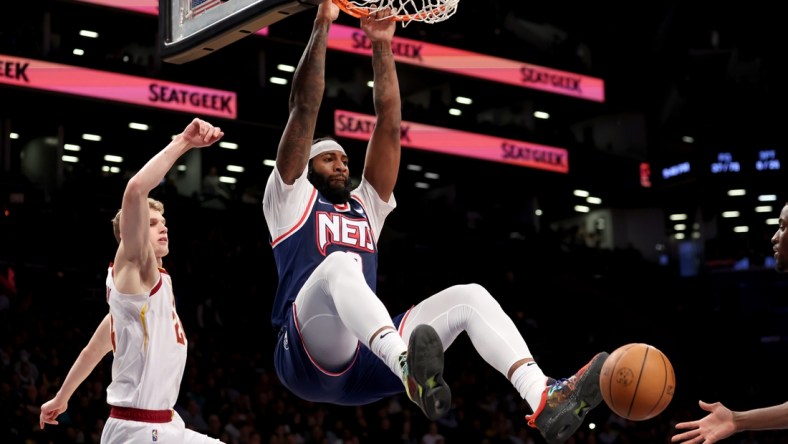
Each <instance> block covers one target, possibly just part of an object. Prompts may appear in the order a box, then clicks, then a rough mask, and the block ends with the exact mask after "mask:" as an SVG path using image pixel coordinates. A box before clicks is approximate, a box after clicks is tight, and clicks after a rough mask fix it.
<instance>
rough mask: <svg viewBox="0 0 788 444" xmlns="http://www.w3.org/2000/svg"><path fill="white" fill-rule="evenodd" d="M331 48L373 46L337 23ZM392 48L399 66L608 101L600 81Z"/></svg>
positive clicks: (416, 44) (441, 51)
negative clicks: (409, 66) (433, 70)
mask: <svg viewBox="0 0 788 444" xmlns="http://www.w3.org/2000/svg"><path fill="white" fill-rule="evenodd" d="M328 47H329V48H331V49H335V50H339V51H345V52H352V53H355V54H363V55H367V56H369V55H371V54H372V44H371V42H370V41H369V39H368V38H367V36H366V34H364V31H362V30H361V29H358V28H354V27H350V26H344V25H339V24H336V23H334V24H333V25H331V30H330V31H329V34H328ZM391 47H392V50H393V52H394V59H395V60H397V61H398V62H403V63H409V64H412V65H418V66H423V67H425V68H430V69H435V70H440V71H446V72H451V73H455V74H462V75H466V76H470V77H476V78H479V79H484V80H492V81H494V82H500V83H508V84H511V85H515V86H521V87H523V88H532V89H538V90H541V91H545V92H548V93H554V94H563V95H567V96H572V97H576V98H578V99H585V100H591V101H595V102H604V101H605V82H604V81H603V80H602V79H599V78H595V77H589V76H584V75H580V74H575V73H571V72H567V71H559V70H557V69H552V68H545V67H543V66H538V65H532V64H529V63H523V62H517V61H513V60H506V59H502V58H499V57H492V56H488V55H484V54H478V53H474V52H470V51H464V50H461V49H455V48H450V47H447V46H440V45H434V44H431V43H424V42H421V41H418V40H411V39H406V38H400V37H394V40H393V41H392V44H391Z"/></svg>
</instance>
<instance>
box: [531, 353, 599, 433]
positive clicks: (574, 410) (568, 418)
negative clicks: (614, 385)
mask: <svg viewBox="0 0 788 444" xmlns="http://www.w3.org/2000/svg"><path fill="white" fill-rule="evenodd" d="M608 356H609V354H608V353H607V352H601V353H598V354H597V355H596V356H594V357H593V358H592V359H591V361H590V362H589V363H588V364H587V365H588V368H587V369H586V371H585V372H584V373H583V375H582V376H581V377H580V378H578V380H577V382H576V383H575V384H576V385H575V390H574V393H572V395H570V397H569V401H568V402H567V403H566V405H565V406H564V408H563V409H562V410H563V411H562V413H561V414H559V415H557V416H558V418H557V419H556V421H555V423H553V424H552V425H550V426H549V427H548V430H545V431H544V432H545V433H544V436H545V439H546V440H547V442H548V443H550V444H563V443H564V442H566V440H568V439H569V438H570V437H571V436H572V435H573V434H574V433H575V432H576V431H577V429H579V428H580V426H581V425H582V424H583V420H584V419H585V417H586V415H587V414H588V412H589V411H591V409H593V408H594V407H596V406H598V405H599V404H601V403H602V392H601V391H600V390H599V374H600V373H601V371H602V366H603V365H604V364H605V360H607V357H608Z"/></svg>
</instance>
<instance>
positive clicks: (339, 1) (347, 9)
mask: <svg viewBox="0 0 788 444" xmlns="http://www.w3.org/2000/svg"><path fill="white" fill-rule="evenodd" d="M332 1H333V2H334V4H335V5H337V6H338V7H339V9H341V10H342V11H343V12H344V13H345V14H348V15H350V16H352V17H355V18H364V17H368V16H369V15H370V14H371V13H372V12H374V11H376V10H375V9H371V8H365V7H360V6H356V5H355V4H353V2H352V0H332ZM445 9H446V7H445V6H438V7H436V8H434V9H433V10H432V11H421V12H419V13H416V14H402V15H394V16H391V17H387V18H386V19H385V20H390V21H394V22H410V21H424V19H425V18H428V17H433V18H434V17H435V16H436V15H437V13H440V12H443V11H444V10H445Z"/></svg>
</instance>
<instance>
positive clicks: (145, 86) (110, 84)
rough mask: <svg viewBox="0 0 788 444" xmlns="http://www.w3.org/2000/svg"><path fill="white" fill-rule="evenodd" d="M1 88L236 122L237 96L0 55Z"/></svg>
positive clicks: (215, 90) (231, 93)
mask: <svg viewBox="0 0 788 444" xmlns="http://www.w3.org/2000/svg"><path fill="white" fill-rule="evenodd" d="M0 84H6V85H12V86H18V87H23V88H34V89H41V90H45V91H54V92H59V93H65V94H73V95H77V96H83V97H92V98H96V99H105V100H112V101H116V102H125V103H131V104H134V105H143V106H150V107H154V108H163V109H168V110H173V111H181V112H185V113H189V114H200V115H208V116H218V117H224V118H227V119H235V118H236V117H237V114H238V105H237V98H236V94H235V93H234V92H232V91H222V90H218V89H212V88H204V87H201V86H194V85H187V84H183V83H174V82H165V81H162V80H157V79H148V78H145V77H135V76H130V75H126V74H116V73H111V72H105V71H98V70H95V69H88V68H81V67H77V66H70V65H61V64H57V63H49V62H42V61H40V60H33V59H25V58H19V57H12V56H7V55H3V54H0Z"/></svg>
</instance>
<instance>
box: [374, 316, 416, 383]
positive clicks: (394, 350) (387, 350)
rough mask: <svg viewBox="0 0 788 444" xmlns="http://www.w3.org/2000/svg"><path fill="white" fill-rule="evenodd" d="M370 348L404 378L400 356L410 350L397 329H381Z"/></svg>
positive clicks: (396, 373) (395, 372)
mask: <svg viewBox="0 0 788 444" xmlns="http://www.w3.org/2000/svg"><path fill="white" fill-rule="evenodd" d="M369 349H370V350H372V353H375V354H376V355H377V356H378V357H380V359H382V360H383V362H385V363H386V365H388V366H389V368H390V369H391V371H392V372H394V374H395V375H397V376H398V377H399V378H400V379H402V367H401V365H400V362H399V357H400V355H402V354H403V353H405V352H406V351H408V347H407V346H406V345H405V342H404V341H403V340H402V338H401V337H400V336H399V332H398V331H397V330H392V329H388V328H387V329H385V330H381V331H380V332H379V333H378V334H377V335H376V336H375V338H374V339H373V340H372V343H371V344H370V347H369Z"/></svg>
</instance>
